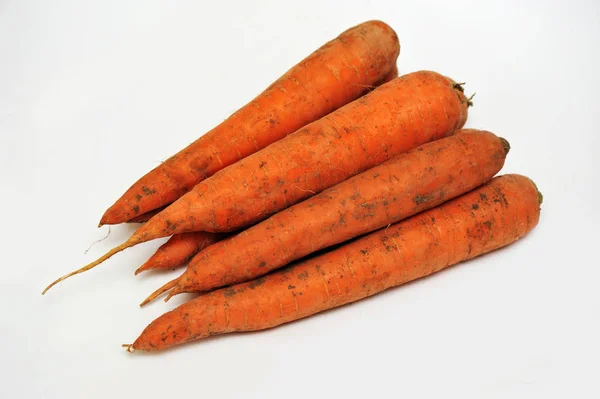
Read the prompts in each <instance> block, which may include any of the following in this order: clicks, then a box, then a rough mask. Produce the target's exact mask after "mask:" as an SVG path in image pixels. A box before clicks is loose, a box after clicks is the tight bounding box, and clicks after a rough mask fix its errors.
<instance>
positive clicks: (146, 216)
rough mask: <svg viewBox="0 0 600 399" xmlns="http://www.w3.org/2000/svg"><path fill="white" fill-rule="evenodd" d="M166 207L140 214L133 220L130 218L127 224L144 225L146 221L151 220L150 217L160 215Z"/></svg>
mask: <svg viewBox="0 0 600 399" xmlns="http://www.w3.org/2000/svg"><path fill="white" fill-rule="evenodd" d="M166 207H167V206H166V205H165V206H161V207H160V208H156V209H153V210H151V211H148V212H146V213H142V214H141V215H138V216H136V217H134V218H131V219H129V220H128V221H127V223H146V222H147V221H148V220H150V219H152V217H153V216H154V215H156V214H157V213H160V212H162V211H163V209H165V208H166Z"/></svg>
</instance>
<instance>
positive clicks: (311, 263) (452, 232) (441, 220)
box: [131, 175, 541, 351]
mask: <svg viewBox="0 0 600 399" xmlns="http://www.w3.org/2000/svg"><path fill="white" fill-rule="evenodd" d="M540 198H541V197H539V193H538V191H537V188H536V187H535V184H533V182H532V181H531V180H529V179H528V178H526V177H523V176H520V175H505V176H501V177H497V178H495V179H493V180H492V181H491V182H489V183H488V184H486V185H484V186H481V187H480V188H478V189H475V190H473V191H471V192H469V193H467V194H464V195H462V196H460V197H458V198H455V199H453V200H451V201H449V202H446V203H444V204H443V205H440V206H439V207H437V208H433V209H431V210H428V211H425V212H423V213H420V214H418V215H415V216H413V217H411V218H409V219H407V220H404V221H402V222H399V223H396V224H394V225H392V226H390V227H389V228H384V229H381V230H378V231H376V232H374V233H371V234H369V235H367V236H365V237H362V238H360V239H358V240H355V241H353V242H350V243H349V244H346V245H344V246H342V247H340V248H338V249H335V250H333V251H330V252H327V253H325V254H323V255H320V256H317V257H315V258H311V259H309V260H306V261H303V262H300V263H297V264H295V265H292V266H290V267H288V268H286V269H284V270H281V271H278V272H275V273H272V274H270V275H267V276H265V277H261V278H259V279H257V280H254V281H250V282H247V283H243V284H238V285H234V286H231V287H228V288H224V289H220V290H217V291H212V292H211V293H209V294H206V295H201V296H200V297H198V298H195V299H193V300H192V301H190V302H187V303H185V304H183V305H181V306H179V307H177V308H175V309H174V310H172V311H170V312H168V313H165V314H164V315H163V316H161V317H159V318H158V319H156V320H155V321H153V322H152V323H151V324H150V325H149V326H148V327H146V329H145V330H144V331H143V332H142V334H141V335H140V336H139V337H138V339H137V340H136V341H135V342H134V343H133V344H132V345H131V348H132V349H135V350H146V351H153V350H159V349H165V348H168V347H170V346H173V345H177V344H181V343H185V342H188V341H192V340H195V339H200V338H204V337H207V336H210V335H219V334H226V333H231V332H236V331H256V330H263V329H267V328H271V327H275V326H278V325H280V324H283V323H287V322H290V321H294V320H298V319H301V318H303V317H307V316H310V315H312V314H315V313H318V312H322V311H325V310H328V309H331V308H335V307H338V306H342V305H345V304H348V303H351V302H354V301H358V300H360V299H363V298H365V297H368V296H371V295H375V294H377V293H379V292H382V291H384V290H386V289H389V288H392V287H395V286H398V285H401V284H404V283H406V282H408V281H412V280H415V279H418V278H420V277H424V276H427V275H429V274H432V273H435V272H437V271H439V270H442V269H444V268H446V267H448V266H451V265H454V264H456V263H459V262H461V261H464V260H467V259H471V258H474V257H476V256H479V255H482V254H484V253H487V252H489V251H492V250H495V249H498V248H500V247H503V246H506V245H508V244H510V243H512V242H514V241H516V240H518V239H519V238H521V237H523V236H524V235H526V234H527V233H528V232H529V231H531V230H532V229H533V228H534V227H535V226H536V225H537V223H538V220H539V212H540Z"/></svg>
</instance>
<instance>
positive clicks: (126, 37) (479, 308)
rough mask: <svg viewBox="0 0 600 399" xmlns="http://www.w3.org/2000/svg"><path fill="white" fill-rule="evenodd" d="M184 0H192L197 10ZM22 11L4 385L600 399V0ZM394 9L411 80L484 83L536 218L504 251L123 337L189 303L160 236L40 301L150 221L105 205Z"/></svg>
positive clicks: (8, 42) (4, 389)
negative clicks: (171, 288) (113, 222)
mask: <svg viewBox="0 0 600 399" xmlns="http://www.w3.org/2000/svg"><path fill="white" fill-rule="evenodd" d="M174 3H177V4H176V5H175V4H174ZM541 3H542V2H537V1H525V2H523V1H502V2H500V1H499V2H493V3H484V2H480V1H458V0H455V1H447V2H446V1H440V2H432V1H423V2H421V1H397V0H395V1H389V2H378V1H355V2H351V1H348V0H346V1H343V2H327V1H323V0H321V1H306V0H303V1H295V2H289V3H288V2H284V1H271V2H259V1H243V2H242V1H240V2H239V3H237V4H236V3H230V2H227V1H217V2H211V3H208V2H199V1H180V2H170V1H148V0H146V1H139V2H136V1H122V0H118V1H89V2H85V1H81V0H73V1H52V2H50V1H37V2H35V1H24V0H14V1H10V0H3V1H0V162H1V164H0V192H1V193H2V195H1V196H0V209H1V210H2V214H1V217H0V220H1V222H2V224H1V227H0V235H1V241H0V242H1V245H2V248H1V251H0V259H1V264H0V266H1V268H2V269H1V273H2V274H1V275H2V277H1V278H0V285H1V287H0V292H1V294H0V295H1V298H0V306H1V312H0V326H1V330H0V367H1V370H0V371H1V373H0V375H1V376H2V377H1V378H0V380H1V381H2V382H1V383H0V397H3V398H46V397H48V398H111V397H129V398H138V397H144V398H152V397H162V398H167V397H168V398H183V397H203V398H221V397H224V398H234V397H242V395H243V396H244V397H260V398H269V397H287V398H319V397H330V398H338V397H366V398H369V397H382V396H383V395H385V397H405V398H421V397H423V398H425V397H435V398H440V397H460V398H533V397H544V398H548V397H574V398H592V397H594V398H597V397H600V387H599V385H598V376H599V375H600V360H599V359H600V339H599V337H600V327H599V316H600V295H599V294H598V291H599V289H600V284H599V283H600V281H599V277H600V274H599V272H598V270H599V268H600V261H599V255H598V250H597V248H598V245H600V244H599V243H598V239H599V238H600V235H599V234H598V224H599V223H600V218H599V211H598V209H599V197H598V195H599V194H600V191H599V190H598V186H599V185H600V179H599V178H598V172H599V171H600V170H599V167H600V163H599V161H598V160H597V159H596V158H595V157H596V155H597V153H598V148H600V140H599V139H598V137H599V135H600V132H599V130H600V94H599V93H600V79H599V76H600V75H599V73H598V71H599V70H600V58H599V50H598V49H599V48H600V23H599V18H600V3H598V2H597V1H594V0H590V1H562V2H559V1H547V2H543V3H544V4H543V5H540V4H541ZM374 18H379V19H383V20H384V21H386V22H388V23H389V24H390V25H391V26H392V27H393V28H395V29H396V31H397V32H398V35H399V37H400V41H401V44H402V50H401V54H400V58H399V68H400V72H401V73H407V72H411V71H415V70H418V69H432V70H436V71H439V72H441V73H443V74H445V75H448V76H451V77H453V78H454V79H456V80H461V81H462V80H464V81H466V82H467V86H466V90H467V92H468V93H471V92H473V91H476V92H477V96H476V97H475V106H474V107H473V108H471V110H470V111H471V112H470V117H469V118H470V119H469V121H468V124H467V126H469V127H475V128H485V129H489V130H491V131H493V132H495V133H497V134H498V135H501V136H504V137H506V138H507V139H508V140H509V141H510V143H511V144H512V151H511V153H510V154H509V156H508V159H507V164H506V166H505V169H504V171H503V172H504V173H507V172H516V173H521V174H525V175H527V176H529V177H531V178H532V179H534V180H535V181H536V183H537V184H538V186H539V188H540V190H541V191H542V192H543V193H544V198H545V202H544V204H543V207H542V216H541V220H540V223H539V226H538V227H537V229H536V230H535V231H534V232H533V233H531V234H530V235H529V236H528V237H526V238H525V239H523V240H521V241H519V242H518V243H516V244H515V245H513V246H511V247H510V248H507V249H505V250H502V251H499V252H496V253H492V254H490V255H488V256H485V257H483V258H479V259H476V260H474V261H471V262H468V263H466V264H462V265H459V266H456V267H454V268H451V269H450V270H447V271H444V272H441V273H439V274H437V275H435V276H432V277H430V278H426V279H423V280H420V281H417V282H415V283H412V284H409V285H407V286H404V287H401V288H397V289H394V290H390V291H388V292H386V293H383V294H381V295H378V296H376V297H373V298H370V299H368V300H365V301H362V302H360V303H357V304H354V305H350V306H347V307H345V308H342V309H338V310H335V311H331V312H328V313H326V314H322V315H318V316H316V317H312V318H309V319H306V320H303V321H300V322H296V323H292V324H289V325H286V326H283V327H280V328H276V329H273V330H270V331H266V332H260V333H251V334H241V335H239V334H238V335H231V336H225V337H220V338H213V339H209V340H206V341H199V342H196V343H192V344H187V345H183V346H180V347H178V348H176V349H173V350H169V351H165V352H163V353H159V354H151V355H147V354H140V353H139V352H138V353H136V354H135V355H129V354H127V353H126V352H125V351H124V350H122V349H121V347H120V344H121V343H126V342H131V341H132V340H134V339H135V338H136V337H137V335H138V334H139V333H140V332H141V330H142V329H143V328H144V327H145V326H146V324H147V323H149V322H150V321H151V320H153V319H154V318H155V317H157V316H159V315H160V314H162V313H163V312H164V311H166V310H167V309H171V308H172V307H174V306H175V305H176V304H178V303H181V302H182V301H183V300H184V299H186V298H183V297H181V298H180V297H178V298H176V299H175V300H173V301H171V302H170V303H169V304H165V303H163V302H162V301H157V302H156V303H154V304H152V306H148V307H147V308H144V309H140V308H138V306H137V304H138V303H139V301H140V300H141V299H142V298H144V297H145V296H146V295H147V294H148V293H149V292H151V291H152V290H153V289H155V288H156V287H157V286H159V285H161V284H162V283H163V282H164V281H166V279H167V278H170V277H171V275H175V274H176V273H171V274H164V273H163V274H160V273H156V274H147V275H141V276H138V277H134V276H133V271H134V270H135V269H136V268H137V267H138V266H139V265H140V264H141V262H143V261H144V260H145V259H146V258H147V257H148V256H150V254H151V253H152V251H153V250H154V249H155V248H156V247H157V246H158V245H159V244H160V243H159V242H153V243H149V244H146V245H142V246H139V247H137V248H136V249H134V250H129V251H126V252H125V253H123V254H121V255H119V256H116V257H115V258H113V259H112V260H110V261H109V262H107V263H106V264H104V265H102V266H101V267H99V268H98V269H95V270H94V271H92V272H89V273H87V274H85V275H81V276H77V277H75V278H73V279H71V280H69V281H67V282H65V283H63V284H60V285H59V286H57V287H55V288H54V289H53V290H52V291H50V292H49V293H48V294H47V295H46V296H44V297H42V296H41V295H40V291H41V290H42V289H43V288H44V287H45V286H46V284H47V283H49V282H50V281H51V280H53V279H54V278H55V277H57V276H58V275H62V274H64V273H65V272H67V271H70V270H71V269H73V268H75V267H79V266H80V265H82V264H84V263H87V262H89V261H90V260H92V259H95V258H96V257H97V256H98V255H100V254H101V253H103V252H104V251H105V250H107V249H108V248H110V247H112V246H113V245H115V244H117V243H120V242H121V241H122V240H123V239H125V238H126V237H127V236H128V235H129V234H130V233H131V232H132V231H133V230H132V227H131V226H129V227H122V226H120V227H116V228H113V229H112V234H111V235H110V237H109V238H108V239H106V240H105V241H104V242H102V243H99V244H97V245H96V246H95V247H93V249H91V250H90V251H89V252H88V254H87V255H84V253H83V252H84V250H85V249H86V248H87V247H88V246H89V244H90V243H92V242H93V241H95V240H97V239H100V238H102V237H103V236H104V235H105V234H106V232H107V230H106V229H107V228H106V227H104V228H103V229H101V230H98V229H96V224H97V222H98V220H99V218H100V216H101V214H102V213H103V211H104V210H105V209H106V208H107V207H108V206H109V205H110V204H112V202H113V201H114V200H115V199H116V198H117V197H118V196H119V195H120V194H121V193H122V192H123V191H124V190H125V189H126V188H127V187H128V186H129V185H130V184H131V183H132V182H134V181H135V180H136V179H137V178H138V177H139V176H141V175H142V174H143V173H145V172H146V171H148V170H149V169H150V168H152V167H154V166H155V165H156V164H157V163H158V162H160V161H161V160H162V159H164V158H166V157H167V156H169V155H171V154H173V153H174V152H176V151H177V150H178V149H180V148H182V147H184V146H185V145H187V144H188V143H189V142H191V141H193V140H194V139H195V138H197V137H198V136H199V135H201V134H202V133H203V132H205V131H207V130H208V129H210V128H211V127H213V126H214V125H216V124H218V123H219V122H220V121H222V120H223V119H224V118H226V117H227V116H228V115H229V114H230V113H231V112H233V111H234V110H235V109H237V108H238V107H240V106H242V105H243V104H245V103H246V102H247V101H248V100H250V99H251V98H252V97H254V96H255V95H256V94H258V93H259V92H260V91H261V90H262V89H264V88H265V87H266V86H267V85H268V84H269V83H270V82H271V81H272V80H274V79H275V78H276V77H278V76H279V75H280V74H282V73H283V72H284V71H286V70H287V69H288V68H289V67H291V66H292V65H294V64H295V63H296V62H298V61H299V60H300V59H302V58H303V57H305V56H306V55H308V54H309V53H310V52H311V51H313V50H314V49H316V48H317V47H318V46H320V45H321V44H323V43H324V42H325V41H327V40H329V39H331V38H333V37H335V36H336V35H337V34H339V33H340V32H341V31H343V30H345V29H347V28H348V27H350V26H352V25H355V24H357V23H359V22H362V21H364V20H368V19H374Z"/></svg>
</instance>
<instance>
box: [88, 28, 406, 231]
mask: <svg viewBox="0 0 600 399" xmlns="http://www.w3.org/2000/svg"><path fill="white" fill-rule="evenodd" d="M399 52H400V44H399V41H398V37H397V36H396V33H395V32H394V30H393V29H392V28H390V27H389V26H388V25H386V24H385V23H383V22H381V21H368V22H365V23H362V24H360V25H358V26H355V27H353V28H350V29H348V30H347V31H345V32H343V33H342V34H340V35H339V36H338V37H337V38H335V39H334V40H332V41H330V42H328V43H326V44H325V45H323V46H322V47H321V48H319V49H318V50H317V51H315V52H314V53H312V54H311V55H310V56H308V57H307V58H305V59H304V60H302V61H301V62H300V63H298V64H297V65H296V66H294V67H293V68H292V69H290V70H289V71H288V72H286V73H285V74H284V75H283V76H282V77H280V78H279V79H278V80H276V81H275V82H274V83H273V84H271V86H269V87H268V88H267V89H266V90H265V91H264V92H262V93H261V94H260V95H259V96H258V97H256V98H255V99H254V100H252V101H251V102H250V103H248V104H247V105H245V106H243V107H242V108H240V109H239V110H238V111H236V112H235V113H234V114H233V115H231V116H230V117H229V118H227V119H226V120H225V121H224V122H223V123H221V124H219V125H218V126H217V127H215V128H214V129H212V130H211V131H209V132H208V133H206V134H204V135H203V136H201V137H200V138H199V139H198V140H196V141H194V142H193V143H192V144H190V145H189V146H188V147H186V148H184V149H183V150H181V151H180V152H178V153H177V154H175V155H173V156H172V157H171V158H169V159H167V160H166V161H165V162H163V163H162V164H160V165H159V166H157V167H156V168H155V169H153V170H152V171H150V172H149V173H148V174H146V175H145V176H143V177H142V178H141V179H139V180H138V181H137V182H135V183H134V184H133V185H132V186H131V187H130V188H129V189H128V190H127V191H126V192H125V193H124V194H123V196H122V197H121V198H119V199H118V200H117V201H116V202H115V204H114V205H112V206H111V207H110V208H109V209H108V210H107V211H106V212H105V214H104V215H103V216H102V219H101V220H100V225H103V224H117V223H123V222H126V221H128V220H131V219H132V218H135V217H137V216H138V215H142V214H144V213H147V212H149V211H152V210H154V209H156V208H160V207H163V206H165V205H168V204H169V203H171V202H173V201H175V200H176V199H177V198H179V197H180V196H182V195H183V194H185V193H186V192H187V191H189V190H190V189H191V188H192V187H194V185H196V184H197V183H198V182H200V181H202V180H204V179H205V178H207V177H208V176H212V175H213V174H214V173H216V172H217V171H219V170H221V169H223V168H224V167H226V166H228V165H231V164H233V163H235V162H237V161H239V160H240V159H243V158H245V157H246V156H248V155H250V154H252V153H254V152H256V151H258V150H260V149H261V148H264V147H266V146H268V145H269V144H271V143H273V142H275V141H277V140H279V139H281V138H283V137H285V136H286V135H288V134H290V133H292V132H294V131H295V130H297V129H299V128H301V127H302V126H304V125H306V124H307V123H309V122H312V121H314V120H317V119H319V118H321V117H323V116H325V115H327V114H328V113H330V112H331V111H333V110H335V109H337V108H339V107H341V106H342V105H344V104H346V103H348V102H350V101H352V100H354V99H356V98H358V97H360V96H361V95H362V94H364V93H365V91H367V90H369V89H370V88H371V87H373V86H374V85H377V84H378V83H379V82H381V81H382V80H385V79H389V78H390V76H393V74H394V69H395V68H396V59H397V57H398V54H399ZM396 74H397V70H396Z"/></svg>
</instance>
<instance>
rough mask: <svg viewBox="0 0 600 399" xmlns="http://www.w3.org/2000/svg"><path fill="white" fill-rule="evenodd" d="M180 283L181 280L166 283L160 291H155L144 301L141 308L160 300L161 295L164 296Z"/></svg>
mask: <svg viewBox="0 0 600 399" xmlns="http://www.w3.org/2000/svg"><path fill="white" fill-rule="evenodd" d="M178 281H179V278H176V279H173V280H171V281H169V282H168V283H166V284H165V285H163V286H162V287H160V288H159V289H157V290H156V291H154V292H153V293H152V294H150V296H149V297H148V298H146V299H144V300H143V301H142V303H140V307H143V306H145V305H147V304H149V303H150V302H152V301H153V300H155V299H156V298H158V297H159V296H160V295H162V294H163V293H164V292H166V291H168V290H170V289H171V288H173V287H175V286H176V285H177V283H178ZM165 302H166V301H165Z"/></svg>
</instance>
